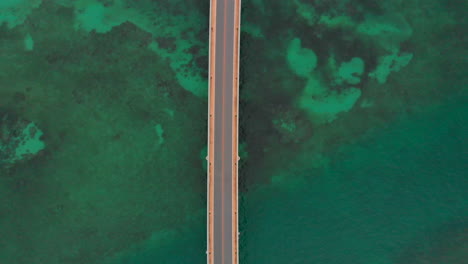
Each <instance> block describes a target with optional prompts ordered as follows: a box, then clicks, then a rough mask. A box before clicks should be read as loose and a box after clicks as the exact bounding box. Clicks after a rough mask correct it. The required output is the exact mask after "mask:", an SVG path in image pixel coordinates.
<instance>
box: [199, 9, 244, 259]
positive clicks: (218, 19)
mask: <svg viewBox="0 0 468 264" xmlns="http://www.w3.org/2000/svg"><path fill="white" fill-rule="evenodd" d="M240 4H241V3H240V0H211V8H210V59H209V78H210V79H209V110H208V115H209V121H208V157H207V160H208V205H207V206H208V216H207V228H208V234H207V240H208V245H207V246H208V248H207V262H208V264H231V263H232V264H237V263H238V262H239V260H238V236H239V231H238V213H237V209H238V200H237V199H238V196H237V193H238V190H237V187H238V178H237V177H238V175H237V163H238V160H239V156H238V106H239V98H238V94H239V87H238V86H239V85H238V76H239V36H240Z"/></svg>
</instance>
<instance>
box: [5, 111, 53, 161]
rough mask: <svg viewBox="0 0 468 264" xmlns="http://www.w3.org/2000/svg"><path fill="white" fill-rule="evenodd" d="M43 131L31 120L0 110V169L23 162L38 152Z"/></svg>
mask: <svg viewBox="0 0 468 264" xmlns="http://www.w3.org/2000/svg"><path fill="white" fill-rule="evenodd" d="M42 135H43V132H42V131H41V130H40V129H39V128H38V127H37V126H36V124H34V123H33V122H30V121H26V120H23V119H20V118H18V117H16V116H14V115H13V114H11V113H8V112H3V111H0V169H1V168H9V167H12V166H14V165H15V164H17V163H19V162H25V161H28V160H30V159H32V158H33V157H34V156H36V155H37V154H39V153H40V152H41V151H42V150H43V149H44V148H45V143H44V142H43V141H42V140H41V137H42Z"/></svg>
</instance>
